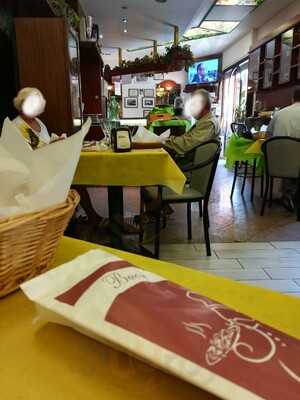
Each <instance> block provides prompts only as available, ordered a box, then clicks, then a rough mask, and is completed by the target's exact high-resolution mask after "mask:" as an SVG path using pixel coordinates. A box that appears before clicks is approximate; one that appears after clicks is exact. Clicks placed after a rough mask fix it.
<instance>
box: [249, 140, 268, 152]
mask: <svg viewBox="0 0 300 400" xmlns="http://www.w3.org/2000/svg"><path fill="white" fill-rule="evenodd" d="M265 141H266V139H258V140H256V141H255V142H254V143H253V144H252V145H251V146H250V147H249V148H248V149H247V150H246V153H247V154H262V151H261V146H262V144H263V143H264V142H265Z"/></svg>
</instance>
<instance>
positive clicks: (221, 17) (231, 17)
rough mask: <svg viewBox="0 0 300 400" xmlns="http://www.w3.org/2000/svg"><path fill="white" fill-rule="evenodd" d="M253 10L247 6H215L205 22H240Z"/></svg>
mask: <svg viewBox="0 0 300 400" xmlns="http://www.w3.org/2000/svg"><path fill="white" fill-rule="evenodd" d="M253 9H254V7H247V6H230V7H228V6H215V7H214V8H213V9H212V10H211V12H210V13H209V14H208V16H207V17H206V18H205V19H206V20H207V21H241V20H242V19H244V18H246V17H247V15H248V14H249V13H250V12H251V11H252V10H253Z"/></svg>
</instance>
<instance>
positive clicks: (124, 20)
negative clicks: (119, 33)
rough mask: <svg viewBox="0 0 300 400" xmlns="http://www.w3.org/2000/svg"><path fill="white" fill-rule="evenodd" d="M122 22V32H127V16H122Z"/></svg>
mask: <svg viewBox="0 0 300 400" xmlns="http://www.w3.org/2000/svg"><path fill="white" fill-rule="evenodd" d="M122 23H123V32H124V33H127V32H128V19H127V17H123V18H122Z"/></svg>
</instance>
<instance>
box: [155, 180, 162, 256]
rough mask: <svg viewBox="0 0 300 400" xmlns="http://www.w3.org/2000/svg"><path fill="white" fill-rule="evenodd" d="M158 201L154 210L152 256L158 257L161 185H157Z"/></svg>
mask: <svg viewBox="0 0 300 400" xmlns="http://www.w3.org/2000/svg"><path fill="white" fill-rule="evenodd" d="M157 199H158V201H159V205H160V206H159V207H158V208H157V210H156V215H155V240H154V257H155V258H157V259H159V252H160V218H161V211H162V187H161V186H158V198H157Z"/></svg>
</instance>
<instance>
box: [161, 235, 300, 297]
mask: <svg viewBox="0 0 300 400" xmlns="http://www.w3.org/2000/svg"><path fill="white" fill-rule="evenodd" d="M212 249H213V255H212V257H210V258H209V257H206V256H205V251H204V247H203V245H202V244H200V245H198V244H163V245H162V246H161V259H163V260H166V261H170V262H173V263H176V264H179V265H185V266H187V267H189V268H193V269H196V270H202V271H206V272H209V273H211V274H215V275H220V276H225V277H227V278H230V279H234V280H237V281H240V282H243V283H246V284H249V285H255V286H259V287H264V288H267V289H272V290H276V291H279V292H282V293H286V294H289V295H291V296H297V297H300V242H296V241H295V242H259V243H253V242H251V243H250V242H245V243H215V244H213V245H212Z"/></svg>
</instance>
